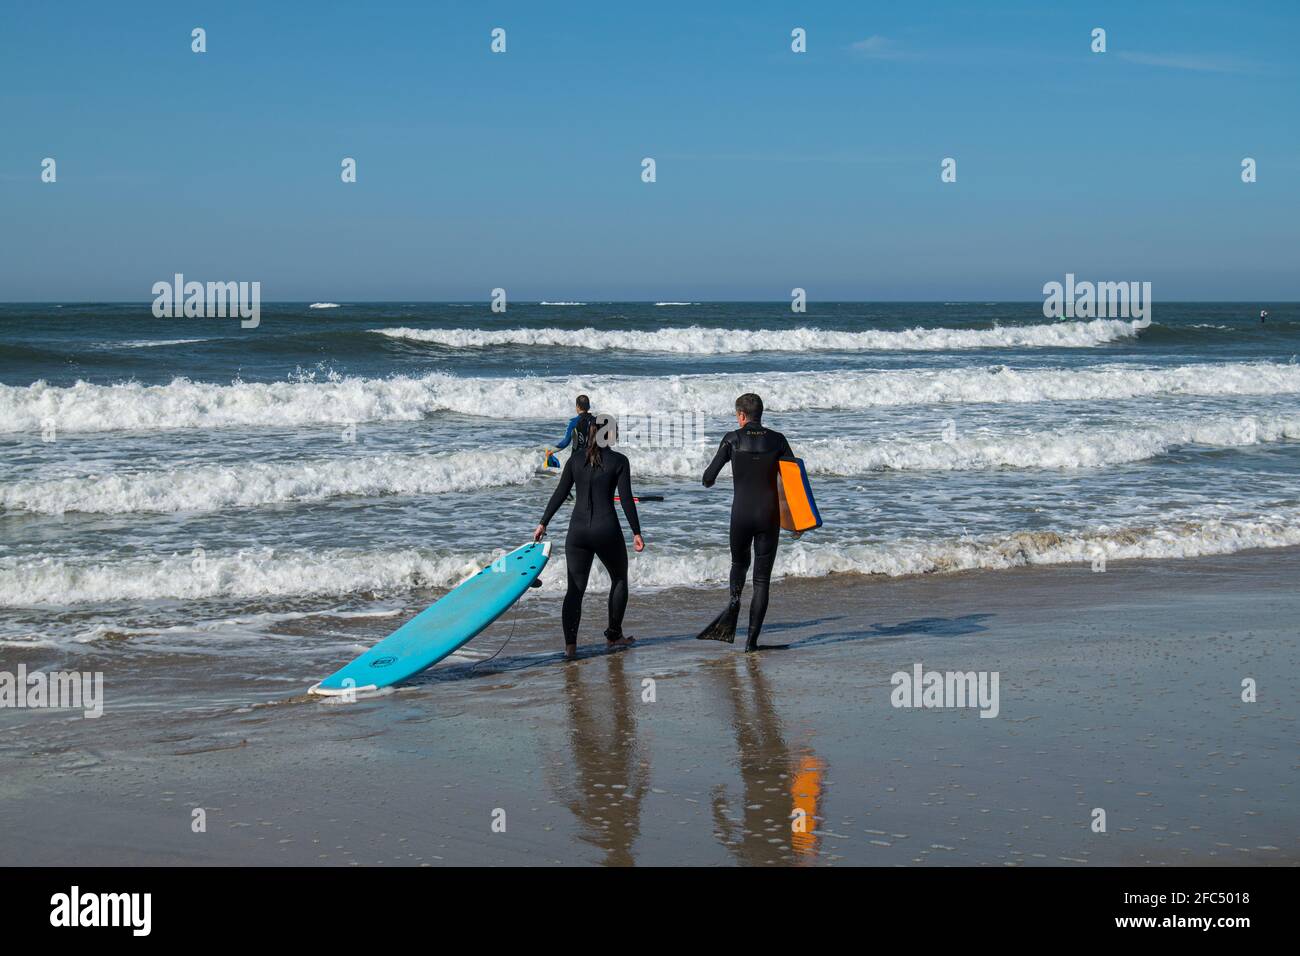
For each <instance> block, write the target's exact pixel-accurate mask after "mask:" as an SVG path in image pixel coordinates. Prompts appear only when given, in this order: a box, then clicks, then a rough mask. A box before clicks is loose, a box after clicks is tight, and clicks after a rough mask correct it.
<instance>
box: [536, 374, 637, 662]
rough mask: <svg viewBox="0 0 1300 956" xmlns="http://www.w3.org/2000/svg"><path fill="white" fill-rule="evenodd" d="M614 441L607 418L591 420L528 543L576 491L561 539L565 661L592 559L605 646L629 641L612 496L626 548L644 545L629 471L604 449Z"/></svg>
mask: <svg viewBox="0 0 1300 956" xmlns="http://www.w3.org/2000/svg"><path fill="white" fill-rule="evenodd" d="M585 397H586V396H582V398H585ZM581 400H582V399H581V398H580V399H579V401H581ZM580 407H581V406H580ZM616 438H617V428H616V426H615V425H614V420H613V418H612V417H610V416H607V415H602V416H600V417H599V418H596V417H595V416H591V422H590V423H589V425H588V428H587V432H586V434H585V435H584V436H583V439H582V443H581V445H575V446H574V452H573V454H572V455H570V456H569V460H568V461H567V462H565V465H564V471H563V473H562V474H561V475H560V483H559V485H558V486H557V487H556V489H555V492H554V493H553V494H552V495H551V500H550V502H549V503H548V504H547V505H546V512H545V513H544V514H543V515H542V523H541V524H539V525H538V526H537V530H535V531H534V532H533V540H534V541H541V540H542V538H543V536H544V535H545V534H546V526H547V525H549V524H550V523H551V519H552V518H554V517H555V512H556V511H558V510H559V508H560V505H561V504H563V503H564V501H565V499H566V498H568V497H569V491H570V490H571V489H576V497H575V500H574V502H573V514H572V516H570V518H569V533H568V536H567V537H566V538H565V539H564V561H565V564H566V565H567V566H568V572H569V588H568V590H567V591H566V592H565V594H564V609H563V612H562V614H561V618H562V620H563V624H564V656H565V657H566V658H568V659H569V660H573V659H574V658H575V657H577V656H578V622H579V621H580V620H581V619H582V598H583V595H584V594H586V591H587V577H588V575H589V574H590V573H591V563H592V560H593V559H594V558H600V563H601V564H603V565H604V566H605V570H606V571H607V572H608V573H609V627H608V628H606V630H605V640H606V641H607V642H608V646H609V647H626V646H628V645H629V644H631V643H632V642H633V640H634V639H633V638H631V637H625V636H624V635H623V613H624V612H625V611H626V610H627V544H626V543H625V542H624V540H623V526H622V525H620V524H619V522H618V515H617V514H615V512H614V496H615V495H618V498H619V501H620V502H621V503H622V505H623V514H625V515H627V523H628V525H629V526H630V527H631V528H632V547H634V548H635V549H636V550H637V551H638V552H641V551H644V550H645V542H644V541H643V540H642V539H641V522H640V521H639V520H638V518H637V514H636V501H635V500H634V499H633V497H632V469H631V468H630V466H629V465H628V461H627V458H626V456H624V455H621V454H619V453H618V452H616V451H614V449H613V448H612V447H610V446H611V445H613V444H614V441H615V440H616ZM579 449H581V451H579Z"/></svg>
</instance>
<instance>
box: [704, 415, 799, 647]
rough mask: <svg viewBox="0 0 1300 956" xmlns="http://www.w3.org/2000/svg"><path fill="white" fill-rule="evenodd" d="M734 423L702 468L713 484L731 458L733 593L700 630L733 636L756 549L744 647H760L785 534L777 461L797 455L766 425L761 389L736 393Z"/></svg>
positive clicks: (720, 637)
mask: <svg viewBox="0 0 1300 956" xmlns="http://www.w3.org/2000/svg"><path fill="white" fill-rule="evenodd" d="M736 423H737V424H738V425H739V426H740V427H739V428H737V429H736V430H735V431H733V432H728V433H727V434H726V435H724V436H723V438H722V444H720V445H719V446H718V453H717V454H716V455H714V456H713V461H712V462H711V463H710V464H709V467H708V468H706V469H705V471H704V487H706V488H712V487H713V483H714V482H715V481H717V479H718V472H720V471H721V470H722V466H723V465H725V464H726V463H727V462H731V475H732V483H733V485H734V486H735V491H734V494H733V497H732V500H731V596H730V600H729V602H728V604H727V609H726V610H725V611H723V612H722V613H721V614H719V615H718V617H717V619H716V620H714V622H713V623H712V624H710V625H709V626H708V627H706V628H705V629H704V630H703V631H701V632H700V634H699V635H698V636H699V638H700V639H701V640H705V641H726V642H727V643H728V644H730V643H732V642H733V641H735V639H736V621H737V619H738V618H739V616H740V595H741V592H742V591H744V589H745V577H746V575H747V574H748V573H749V565H750V561H751V554H750V552H751V551H752V552H753V557H752V560H753V565H754V596H753V597H752V598H751V599H750V601H749V633H748V634H747V635H746V639H745V650H747V651H756V650H758V635H759V632H760V631H762V630H763V617H764V615H766V614H767V591H768V586H769V584H770V583H771V580H772V565H773V564H775V563H776V548H777V545H778V544H779V543H780V540H781V538H780V535H781V504H780V500H779V498H778V496H777V490H776V476H777V470H778V465H777V463H778V462H779V461H780V460H781V459H782V458H793V457H794V453H793V452H792V451H791V450H790V443H789V442H787V441H786V440H785V436H784V435H782V434H781V433H780V432H774V431H772V430H771V429H770V428H764V427H763V400H762V399H761V398H759V397H758V396H757V395H754V394H752V393H746V394H744V395H742V396H740V398H738V399H736Z"/></svg>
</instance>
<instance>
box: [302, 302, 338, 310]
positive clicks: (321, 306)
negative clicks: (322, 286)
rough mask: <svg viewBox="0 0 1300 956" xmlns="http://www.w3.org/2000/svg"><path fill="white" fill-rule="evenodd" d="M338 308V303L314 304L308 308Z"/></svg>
mask: <svg viewBox="0 0 1300 956" xmlns="http://www.w3.org/2000/svg"><path fill="white" fill-rule="evenodd" d="M338 307H339V304H338V303H337V302H313V303H312V304H311V305H309V306H307V308H309V309H337V308H338Z"/></svg>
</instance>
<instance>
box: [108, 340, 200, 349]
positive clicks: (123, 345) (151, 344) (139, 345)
mask: <svg viewBox="0 0 1300 956" xmlns="http://www.w3.org/2000/svg"><path fill="white" fill-rule="evenodd" d="M207 341H208V339H136V340H134V341H131V342H105V343H103V347H104V348H110V349H152V348H158V347H159V346H163V345H190V344H191V343H193V342H207Z"/></svg>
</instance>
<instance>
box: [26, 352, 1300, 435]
mask: <svg viewBox="0 0 1300 956" xmlns="http://www.w3.org/2000/svg"><path fill="white" fill-rule="evenodd" d="M745 391H757V392H759V393H760V394H762V395H763V398H764V400H765V402H766V404H767V407H768V408H769V409H770V410H772V411H775V412H784V411H798V410H805V409H848V410H858V409H867V408H875V407H889V406H904V405H933V404H949V403H952V404H958V403H960V404H980V403H1031V402H1057V401H1093V402H1104V401H1108V400H1115V399H1128V398H1137V397H1142V396H1154V395H1201V396H1225V395H1271V394H1294V393H1297V392H1300V365H1297V364H1281V363H1270V362H1254V363H1207V364H1196V365H1181V366H1174V367H1169V368H1149V367H1143V366H1138V365H1133V364H1109V365H1094V366H1088V367H1085V368H1076V369H1021V370H1017V369H1011V368H1007V367H1005V366H993V367H982V368H943V369H904V370H897V371H835V372H761V373H756V374H752V375H738V374H696V375H667V376H655V377H637V376H591V377H580V376H568V377H552V378H459V377H456V376H453V375H447V374H444V373H434V374H430V375H425V376H422V377H419V378H411V377H407V376H393V377H391V378H384V379H371V378H351V377H339V376H334V377H331V378H330V379H329V380H327V381H292V382H271V383H262V382H236V383H234V384H231V385H216V384H210V383H203V382H191V381H189V380H188V379H183V378H178V379H174V380H173V381H172V382H170V383H168V384H166V385H142V384H140V383H138V382H128V383H123V384H118V385H92V384H90V383H88V382H78V383H77V384H75V385H70V386H66V387H59V386H53V385H49V384H48V383H46V382H37V383H35V384H34V385H28V386H14V385H0V433H13V432H27V431H29V432H38V431H40V430H41V429H42V428H43V427H44V424H45V423H47V422H53V424H54V426H55V428H56V429H57V430H58V431H59V432H103V431H116V430H163V429H175V428H221V427H227V426H236V425H238V426H255V427H256V426H262V427H280V428H284V427H289V426H300V425H322V424H333V423H340V422H373V421H418V420H420V419H422V418H425V417H426V416H428V415H431V414H435V413H438V412H454V413H459V414H463V415H475V416H482V417H489V418H497V419H521V418H524V419H559V420H563V419H564V418H566V417H567V416H568V415H570V414H572V408H571V406H570V405H569V402H570V400H571V399H570V396H572V395H573V394H575V393H578V392H586V393H588V394H590V395H591V397H592V401H593V402H594V404H595V406H596V407H597V408H599V409H601V410H602V411H605V412H610V413H613V414H618V415H621V414H631V415H637V414H645V413H647V412H649V411H653V412H655V413H656V414H664V413H667V412H675V411H676V412H694V411H697V410H699V409H727V408H730V407H731V404H732V402H734V401H735V397H736V395H738V394H739V393H741V392H745Z"/></svg>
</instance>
